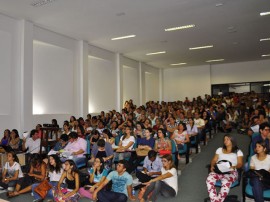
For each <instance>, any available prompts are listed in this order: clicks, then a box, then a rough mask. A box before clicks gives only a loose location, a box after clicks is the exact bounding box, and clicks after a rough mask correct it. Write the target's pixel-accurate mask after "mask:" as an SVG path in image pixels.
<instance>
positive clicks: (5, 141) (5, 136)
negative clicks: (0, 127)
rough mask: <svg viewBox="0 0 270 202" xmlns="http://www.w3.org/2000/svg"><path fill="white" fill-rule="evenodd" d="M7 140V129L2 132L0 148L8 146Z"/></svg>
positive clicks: (8, 134)
mask: <svg viewBox="0 0 270 202" xmlns="http://www.w3.org/2000/svg"><path fill="white" fill-rule="evenodd" d="M9 138H10V130H9V129H6V130H5V131H4V136H3V138H2V139H1V142H0V146H1V145H4V146H7V145H8V141H9Z"/></svg>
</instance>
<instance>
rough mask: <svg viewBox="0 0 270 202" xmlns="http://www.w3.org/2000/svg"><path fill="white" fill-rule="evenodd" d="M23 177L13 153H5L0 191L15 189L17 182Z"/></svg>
mask: <svg viewBox="0 0 270 202" xmlns="http://www.w3.org/2000/svg"><path fill="white" fill-rule="evenodd" d="M22 177H23V173H22V169H21V165H20V163H19V159H18V157H17V155H16V154H15V152H14V151H10V152H7V162H6V163H5V165H4V167H3V170H2V180H1V181H0V186H1V187H2V188H1V189H7V188H8V187H15V185H16V183H17V181H18V180H19V179H20V178H22Z"/></svg>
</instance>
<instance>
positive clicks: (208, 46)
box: [189, 45, 214, 50]
mask: <svg viewBox="0 0 270 202" xmlns="http://www.w3.org/2000/svg"><path fill="white" fill-rule="evenodd" d="M213 47H214V46H213V45H207V46H199V47H193V48H189V50H198V49H204V48H213Z"/></svg>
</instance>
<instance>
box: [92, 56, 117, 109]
mask: <svg viewBox="0 0 270 202" xmlns="http://www.w3.org/2000/svg"><path fill="white" fill-rule="evenodd" d="M88 65H89V69H88V84H89V86H88V87H89V113H100V111H109V110H112V109H116V106H117V97H116V95H117V94H116V68H115V66H114V62H113V61H110V60H104V59H101V58H96V57H89V62H88Z"/></svg>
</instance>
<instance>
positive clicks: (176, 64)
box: [171, 62, 187, 66]
mask: <svg viewBox="0 0 270 202" xmlns="http://www.w3.org/2000/svg"><path fill="white" fill-rule="evenodd" d="M186 64H187V63H185V62H182V63H175V64H171V65H172V66H179V65H186Z"/></svg>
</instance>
